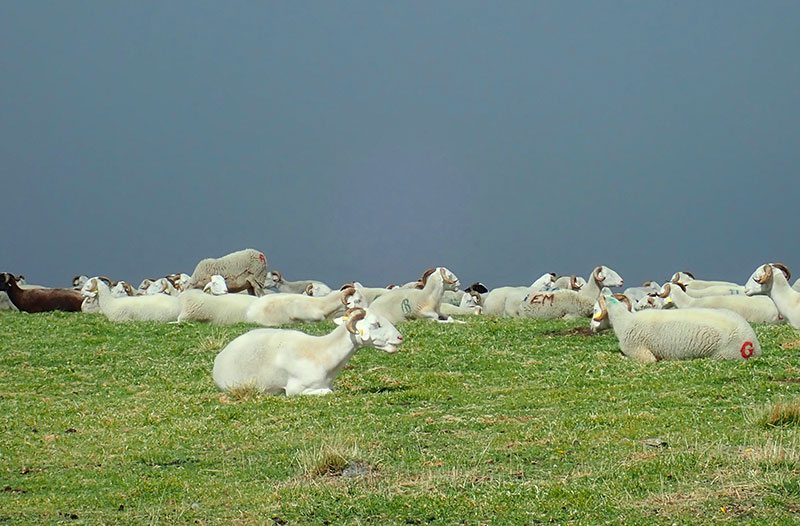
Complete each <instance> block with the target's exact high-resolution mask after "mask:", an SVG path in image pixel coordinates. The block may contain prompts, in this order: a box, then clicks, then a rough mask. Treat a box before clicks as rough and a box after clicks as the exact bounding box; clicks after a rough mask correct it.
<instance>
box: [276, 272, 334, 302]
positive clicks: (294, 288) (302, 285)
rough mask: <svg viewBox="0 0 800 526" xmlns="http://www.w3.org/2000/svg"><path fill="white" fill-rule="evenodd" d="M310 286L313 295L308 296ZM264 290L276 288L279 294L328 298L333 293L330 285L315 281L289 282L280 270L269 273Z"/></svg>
mask: <svg viewBox="0 0 800 526" xmlns="http://www.w3.org/2000/svg"><path fill="white" fill-rule="evenodd" d="M309 286H313V287H312V288H311V294H308V292H309ZM264 288H267V289H272V288H274V289H276V290H277V291H278V292H282V293H284V294H307V295H309V296H327V295H328V294H330V293H331V292H332V289H331V288H330V287H329V286H328V285H326V284H325V283H323V282H321V281H317V280H314V279H305V280H300V281H287V280H286V279H284V277H283V275H282V274H281V273H280V271H278V270H270V271H269V272H267V280H266V283H265V285H264Z"/></svg>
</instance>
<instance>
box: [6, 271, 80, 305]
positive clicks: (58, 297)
mask: <svg viewBox="0 0 800 526" xmlns="http://www.w3.org/2000/svg"><path fill="white" fill-rule="evenodd" d="M0 291H4V292H6V293H7V294H8V298H9V299H10V300H11V303H13V304H14V306H15V307H16V308H18V309H19V310H21V311H23V312H47V311H53V310H61V311H67V312H80V310H81V303H83V296H82V295H81V293H80V292H79V291H77V290H74V289H23V288H21V287H20V286H19V285H18V284H17V277H16V276H14V274H11V273H8V272H3V273H2V274H0Z"/></svg>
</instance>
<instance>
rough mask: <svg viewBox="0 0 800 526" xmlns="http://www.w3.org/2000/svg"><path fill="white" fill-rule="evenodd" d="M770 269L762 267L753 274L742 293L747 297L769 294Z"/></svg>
mask: <svg viewBox="0 0 800 526" xmlns="http://www.w3.org/2000/svg"><path fill="white" fill-rule="evenodd" d="M772 270H773V269H772V268H770V266H769V265H762V266H760V267H758V268H757V269H756V271H755V272H753V273H752V274H751V275H750V277H749V278H748V279H747V283H745V285H744V293H745V294H747V295H748V296H756V295H759V294H769V291H770V290H771V289H772Z"/></svg>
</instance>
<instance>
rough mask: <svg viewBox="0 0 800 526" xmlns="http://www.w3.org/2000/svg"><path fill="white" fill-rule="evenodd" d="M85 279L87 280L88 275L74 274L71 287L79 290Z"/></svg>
mask: <svg viewBox="0 0 800 526" xmlns="http://www.w3.org/2000/svg"><path fill="white" fill-rule="evenodd" d="M87 281H89V276H86V275H84V274H80V275H78V276H75V277H74V278H72V288H73V289H75V290H81V288H82V287H83V284H84V283H86V282H87Z"/></svg>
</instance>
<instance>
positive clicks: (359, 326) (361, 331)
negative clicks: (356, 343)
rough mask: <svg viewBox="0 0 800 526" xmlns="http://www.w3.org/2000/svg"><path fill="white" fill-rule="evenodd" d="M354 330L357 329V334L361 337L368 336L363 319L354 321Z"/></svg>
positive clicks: (367, 329) (367, 328) (366, 326)
mask: <svg viewBox="0 0 800 526" xmlns="http://www.w3.org/2000/svg"><path fill="white" fill-rule="evenodd" d="M356 330H357V331H358V335H359V336H361V337H362V338H369V327H368V325H367V324H366V323H364V322H363V320H359V321H357V322H356Z"/></svg>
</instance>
